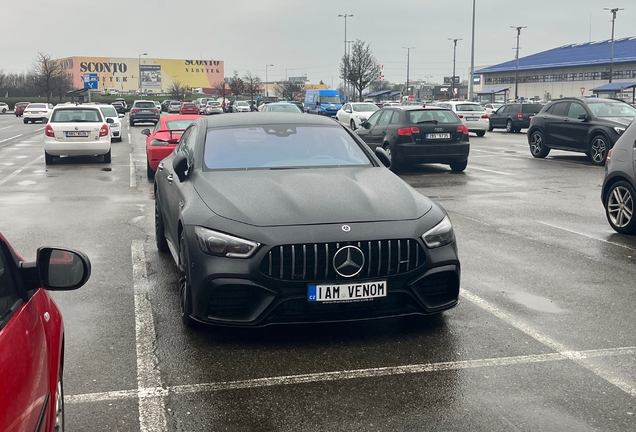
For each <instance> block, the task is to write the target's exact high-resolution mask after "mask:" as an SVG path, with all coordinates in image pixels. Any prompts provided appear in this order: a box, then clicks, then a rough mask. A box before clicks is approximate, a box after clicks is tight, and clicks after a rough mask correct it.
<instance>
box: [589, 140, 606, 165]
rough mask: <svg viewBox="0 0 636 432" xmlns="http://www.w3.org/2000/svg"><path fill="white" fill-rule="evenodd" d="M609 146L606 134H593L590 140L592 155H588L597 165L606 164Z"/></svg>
mask: <svg viewBox="0 0 636 432" xmlns="http://www.w3.org/2000/svg"><path fill="white" fill-rule="evenodd" d="M608 147H609V144H608V141H607V138H605V136H603V135H596V136H593V137H592V141H591V142H590V155H589V156H588V157H589V159H590V161H591V162H592V163H593V164H594V165H596V166H603V165H605V159H606V158H607V151H608Z"/></svg>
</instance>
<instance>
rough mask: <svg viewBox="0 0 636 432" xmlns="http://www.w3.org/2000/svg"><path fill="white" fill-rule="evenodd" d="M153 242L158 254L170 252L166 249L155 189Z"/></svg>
mask: <svg viewBox="0 0 636 432" xmlns="http://www.w3.org/2000/svg"><path fill="white" fill-rule="evenodd" d="M155 242H156V244H157V250H159V252H161V253H168V252H170V249H169V248H168V240H166V231H165V228H164V225H163V216H162V215H161V208H159V199H158V197H157V189H155Z"/></svg>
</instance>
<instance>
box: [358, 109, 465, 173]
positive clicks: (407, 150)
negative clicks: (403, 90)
mask: <svg viewBox="0 0 636 432" xmlns="http://www.w3.org/2000/svg"><path fill="white" fill-rule="evenodd" d="M360 126H361V127H359V128H358V129H356V133H357V134H358V135H359V136H360V138H362V139H363V140H364V141H365V142H366V143H367V144H368V145H369V147H371V148H372V149H375V148H376V147H381V148H383V149H384V150H385V151H386V153H387V154H388V155H389V158H390V160H391V170H392V171H393V172H399V171H400V170H401V169H402V168H404V167H406V166H409V165H415V164H420V163H443V164H449V165H450V168H451V170H453V171H456V172H461V171H464V170H465V169H466V166H467V165H468V154H469V152H470V144H469V142H468V128H467V127H466V126H464V124H463V123H462V121H461V120H460V119H459V117H457V115H456V114H455V113H454V112H453V111H451V110H448V109H445V108H438V107H422V106H408V105H403V106H391V107H384V108H382V109H381V110H380V111H376V112H375V113H374V114H373V115H372V116H371V117H369V120H367V121H366V122H362V123H361V124H360Z"/></svg>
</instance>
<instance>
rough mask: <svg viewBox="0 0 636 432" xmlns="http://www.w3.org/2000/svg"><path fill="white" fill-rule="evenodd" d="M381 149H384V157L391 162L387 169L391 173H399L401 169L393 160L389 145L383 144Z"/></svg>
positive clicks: (393, 156)
mask: <svg viewBox="0 0 636 432" xmlns="http://www.w3.org/2000/svg"><path fill="white" fill-rule="evenodd" d="M382 148H383V149H384V151H385V152H386V155H387V156H388V157H389V160H390V161H391V165H389V169H390V170H391V171H393V172H394V173H396V174H397V173H399V172H400V170H401V169H402V167H401V166H400V163H399V162H398V161H396V160H395V155H394V154H393V150H392V149H391V145H390V144H387V143H385V144H384V145H383V146H382Z"/></svg>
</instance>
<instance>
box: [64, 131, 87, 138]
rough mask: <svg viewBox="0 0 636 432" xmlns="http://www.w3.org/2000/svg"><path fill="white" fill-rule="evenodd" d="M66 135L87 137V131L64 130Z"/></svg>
mask: <svg viewBox="0 0 636 432" xmlns="http://www.w3.org/2000/svg"><path fill="white" fill-rule="evenodd" d="M66 136H67V137H87V136H88V131H69V132H66Z"/></svg>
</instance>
